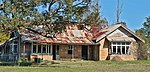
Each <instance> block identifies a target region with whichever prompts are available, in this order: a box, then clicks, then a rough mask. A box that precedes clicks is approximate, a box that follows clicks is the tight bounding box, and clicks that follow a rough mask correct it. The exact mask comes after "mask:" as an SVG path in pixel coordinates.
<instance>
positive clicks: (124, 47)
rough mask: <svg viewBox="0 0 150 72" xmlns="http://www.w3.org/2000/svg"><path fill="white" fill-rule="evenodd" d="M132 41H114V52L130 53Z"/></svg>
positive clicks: (112, 46)
mask: <svg viewBox="0 0 150 72" xmlns="http://www.w3.org/2000/svg"><path fill="white" fill-rule="evenodd" d="M130 44H131V42H112V43H111V50H112V54H129V50H130Z"/></svg>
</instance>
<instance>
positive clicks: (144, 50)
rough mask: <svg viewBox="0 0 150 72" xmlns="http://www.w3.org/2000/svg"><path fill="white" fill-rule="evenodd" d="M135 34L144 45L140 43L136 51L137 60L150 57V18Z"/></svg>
mask: <svg viewBox="0 0 150 72" xmlns="http://www.w3.org/2000/svg"><path fill="white" fill-rule="evenodd" d="M136 34H137V35H138V36H139V37H141V38H142V39H144V40H145V43H144V44H143V43H142V44H141V45H142V46H141V47H140V48H139V50H138V51H139V52H138V53H139V58H140V59H147V58H148V57H149V56H150V17H147V18H146V21H145V22H144V23H143V28H141V29H138V30H136Z"/></svg>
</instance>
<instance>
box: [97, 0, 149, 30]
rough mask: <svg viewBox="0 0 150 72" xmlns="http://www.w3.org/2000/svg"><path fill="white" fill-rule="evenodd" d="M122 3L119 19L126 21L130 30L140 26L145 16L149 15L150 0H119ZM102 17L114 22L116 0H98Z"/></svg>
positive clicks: (110, 22)
mask: <svg viewBox="0 0 150 72" xmlns="http://www.w3.org/2000/svg"><path fill="white" fill-rule="evenodd" d="M120 2H121V3H122V4H123V7H122V13H121V18H120V20H121V21H124V22H126V24H127V27H128V28H129V29H131V30H132V31H135V30H136V29H139V28H141V27H142V24H143V22H144V21H145V18H146V17H147V16H149V15H150V0H120ZM99 3H100V5H101V14H102V17H105V18H106V19H107V20H108V21H109V24H112V23H116V6H117V0H99Z"/></svg>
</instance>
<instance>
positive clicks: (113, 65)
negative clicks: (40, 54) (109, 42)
mask: <svg viewBox="0 0 150 72" xmlns="http://www.w3.org/2000/svg"><path fill="white" fill-rule="evenodd" d="M149 71H150V61H149V60H147V61H146V60H142V61H126V62H112V61H76V62H70V61H60V64H50V65H41V66H39V65H37V66H36V65H33V66H30V67H18V66H1V67H0V72H149Z"/></svg>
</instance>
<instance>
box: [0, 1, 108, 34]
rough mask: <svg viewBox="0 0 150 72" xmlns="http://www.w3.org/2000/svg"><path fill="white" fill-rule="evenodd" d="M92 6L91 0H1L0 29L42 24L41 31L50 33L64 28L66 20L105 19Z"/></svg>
mask: <svg viewBox="0 0 150 72" xmlns="http://www.w3.org/2000/svg"><path fill="white" fill-rule="evenodd" d="M94 9H95V10H96V9H98V7H96V6H95V5H93V4H92V1H91V0H7V1H5V0H3V4H2V5H1V13H0V30H1V31H4V32H5V33H7V34H9V33H10V32H12V31H13V30H15V29H18V28H19V27H20V26H24V27H28V28H31V29H34V27H35V26H42V28H43V29H44V32H42V33H41V34H42V35H44V36H46V35H48V34H49V35H51V36H54V35H55V34H57V33H61V32H62V31H64V30H65V25H67V24H66V22H68V23H69V24H68V25H71V24H73V23H72V22H76V23H79V24H83V23H84V24H88V25H93V24H100V23H102V24H104V23H105V22H106V20H104V19H103V20H101V18H100V12H99V11H98V10H97V11H96V12H95V11H94ZM93 15H94V16H93ZM91 17H92V18H91ZM37 32H39V31H37Z"/></svg>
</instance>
